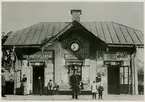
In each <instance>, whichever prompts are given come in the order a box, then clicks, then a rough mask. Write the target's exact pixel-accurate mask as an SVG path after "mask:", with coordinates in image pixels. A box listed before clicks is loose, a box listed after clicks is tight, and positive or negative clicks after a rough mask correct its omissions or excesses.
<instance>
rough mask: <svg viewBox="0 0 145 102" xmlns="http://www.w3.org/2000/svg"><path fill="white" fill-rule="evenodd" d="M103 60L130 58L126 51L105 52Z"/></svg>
mask: <svg viewBox="0 0 145 102" xmlns="http://www.w3.org/2000/svg"><path fill="white" fill-rule="evenodd" d="M104 60H105V61H116V60H130V57H129V54H128V53H126V52H116V53H106V54H104Z"/></svg>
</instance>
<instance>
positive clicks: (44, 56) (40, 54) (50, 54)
mask: <svg viewBox="0 0 145 102" xmlns="http://www.w3.org/2000/svg"><path fill="white" fill-rule="evenodd" d="M23 58H26V59H31V60H33V59H35V60H37V59H52V58H53V52H52V51H45V52H41V51H39V52H36V53H35V54H32V55H24V56H23Z"/></svg>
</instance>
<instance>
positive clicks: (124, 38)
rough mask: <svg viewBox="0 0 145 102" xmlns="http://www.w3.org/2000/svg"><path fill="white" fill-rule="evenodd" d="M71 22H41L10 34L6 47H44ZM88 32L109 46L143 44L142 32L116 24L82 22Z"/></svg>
mask: <svg viewBox="0 0 145 102" xmlns="http://www.w3.org/2000/svg"><path fill="white" fill-rule="evenodd" d="M70 23H71V22H40V23H38V24H34V25H32V26H30V27H27V28H24V29H21V30H18V31H16V32H13V33H12V34H10V36H9V37H8V39H7V40H6V41H5V43H4V45H16V46H17V45H22V46H29V45H42V44H43V43H44V42H47V41H48V40H49V39H51V38H52V37H54V36H55V35H56V34H58V33H59V32H60V31H63V29H64V28H65V27H66V26H67V25H69V24H70ZM80 24H81V25H82V26H84V27H85V28H86V29H87V30H88V31H90V32H91V33H92V34H94V35H95V36H96V37H98V38H99V39H101V40H102V41H104V42H106V43H107V44H143V43H144V39H143V38H144V35H143V33H142V32H141V31H139V30H136V29H133V28H131V27H128V26H125V25H121V24H118V23H115V22H105V21H98V22H81V23H80Z"/></svg>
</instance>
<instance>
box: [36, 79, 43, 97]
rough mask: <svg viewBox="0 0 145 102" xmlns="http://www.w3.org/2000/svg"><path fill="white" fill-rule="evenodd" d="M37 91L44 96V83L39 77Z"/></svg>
mask: <svg viewBox="0 0 145 102" xmlns="http://www.w3.org/2000/svg"><path fill="white" fill-rule="evenodd" d="M37 91H38V94H39V95H42V91H43V81H42V79H41V77H40V76H39V77H38V87H37Z"/></svg>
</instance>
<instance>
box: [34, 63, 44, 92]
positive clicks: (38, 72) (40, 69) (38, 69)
mask: <svg viewBox="0 0 145 102" xmlns="http://www.w3.org/2000/svg"><path fill="white" fill-rule="evenodd" d="M38 77H41V79H42V82H43V83H42V86H43V87H42V91H43V90H44V66H33V94H38V93H39V90H38Z"/></svg>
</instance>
